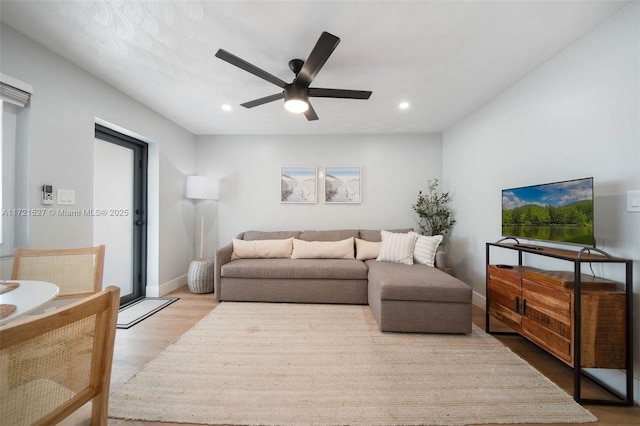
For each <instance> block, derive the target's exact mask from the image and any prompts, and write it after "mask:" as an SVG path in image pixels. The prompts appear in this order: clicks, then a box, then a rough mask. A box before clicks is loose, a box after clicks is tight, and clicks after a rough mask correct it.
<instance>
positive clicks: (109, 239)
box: [93, 139, 134, 297]
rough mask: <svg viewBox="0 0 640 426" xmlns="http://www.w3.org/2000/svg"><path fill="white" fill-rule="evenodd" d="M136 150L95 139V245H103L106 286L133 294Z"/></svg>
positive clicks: (123, 292) (121, 293)
mask: <svg viewBox="0 0 640 426" xmlns="http://www.w3.org/2000/svg"><path fill="white" fill-rule="evenodd" d="M133 170H134V152H133V150H131V149H129V148H126V147H123V146H120V145H116V144H113V143H110V142H106V141H103V140H100V139H95V149H94V200H93V205H94V217H93V242H94V244H95V245H99V244H104V245H105V246H106V248H105V261H104V275H103V280H102V282H103V285H104V286H108V285H116V286H118V287H120V296H121V297H123V296H126V295H130V294H132V293H133V291H134V288H133V285H134V283H133V215H134V209H133V188H134V183H133Z"/></svg>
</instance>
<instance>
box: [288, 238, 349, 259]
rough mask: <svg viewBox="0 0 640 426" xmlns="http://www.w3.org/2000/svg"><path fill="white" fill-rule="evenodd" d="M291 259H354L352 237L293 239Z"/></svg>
mask: <svg viewBox="0 0 640 426" xmlns="http://www.w3.org/2000/svg"><path fill="white" fill-rule="evenodd" d="M291 258H292V259H354V258H355V257H354V255H353V237H351V238H347V239H345V240H340V241H304V240H298V239H294V240H293V253H291Z"/></svg>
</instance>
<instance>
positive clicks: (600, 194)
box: [443, 3, 640, 398]
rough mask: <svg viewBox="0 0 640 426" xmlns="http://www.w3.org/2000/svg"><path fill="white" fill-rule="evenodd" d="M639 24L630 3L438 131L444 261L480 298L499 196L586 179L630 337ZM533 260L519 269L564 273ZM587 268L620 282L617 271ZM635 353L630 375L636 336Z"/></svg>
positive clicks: (637, 229) (637, 257)
mask: <svg viewBox="0 0 640 426" xmlns="http://www.w3.org/2000/svg"><path fill="white" fill-rule="evenodd" d="M639 22H640V11H639V5H638V3H634V4H631V5H630V6H628V7H626V8H625V9H623V10H622V11H621V12H620V13H618V14H617V15H616V16H614V17H613V18H611V19H610V20H609V21H607V22H606V23H604V24H603V25H601V26H600V27H599V28H597V29H596V30H595V31H593V32H591V33H589V34H587V35H586V36H584V37H583V38H582V39H580V40H578V41H577V42H576V43H574V44H573V45H572V46H570V47H569V48H567V49H566V50H565V51H563V52H561V53H560V54H558V55H557V56H556V57H554V58H552V59H551V60H549V61H548V62H547V63H545V64H543V65H541V66H540V67H539V68H538V69H537V70H535V71H534V72H532V73H531V74H529V75H528V76H526V77H525V78H524V79H522V80H521V81H520V82H518V83H517V84H515V85H514V86H512V87H511V88H510V89H508V90H507V91H505V92H503V93H502V94H500V95H499V96H497V97H496V98H495V99H493V100H492V101H491V102H489V103H488V104H486V105H485V106H484V107H482V108H480V109H479V110H477V111H476V112H474V113H473V114H471V115H470V116H468V117H467V118H465V119H464V120H462V121H460V122H459V123H457V124H456V125H455V126H453V127H452V128H450V129H448V130H447V131H445V132H444V133H443V180H444V181H443V183H444V188H445V189H448V190H451V191H452V194H453V200H454V203H453V204H454V206H453V207H454V211H455V214H456V217H457V219H458V223H457V224H456V227H455V228H454V231H453V234H452V241H451V253H450V261H451V263H453V266H454V270H455V274H456V276H458V277H459V278H461V279H462V280H464V281H465V282H467V283H469V284H471V285H472V286H473V289H474V291H475V292H476V293H477V294H478V295H482V296H484V294H485V269H484V267H485V256H484V254H485V242H487V241H496V240H498V239H499V238H500V234H501V229H500V220H501V219H500V218H501V213H500V209H501V201H500V197H501V189H503V188H510V187H516V186H521V185H530V184H538V183H545V182H552V181H558V180H565V179H572V178H581V177H587V176H593V177H594V185H595V188H594V192H595V197H596V198H595V212H594V214H595V222H596V226H595V233H596V240H597V246H598V247H599V248H601V249H604V250H606V251H608V252H609V253H611V254H613V255H616V256H620V257H625V258H630V259H633V260H634V272H633V273H634V280H633V284H634V292H635V293H634V309H635V320H634V324H635V335H636V336H638V331H639V330H640V213H628V212H626V191H629V190H637V189H640V103H639V99H640V96H639V95H640V84H639V79H640V66H639V64H640V62H639V57H640V25H639ZM512 256H513V255H512ZM495 259H496V260H499V258H495ZM538 259H539V257H538V258H534V257H531V258H530V259H527V262H528V263H529V264H533V265H534V266H541V267H547V268H550V267H552V268H556V269H560V268H562V269H569V268H570V267H571V264H570V263H566V262H565V263H559V262H558V263H549V262H546V263H544V262H543V263H540V262H538ZM492 260H494V257H493V252H492ZM510 260H511V261H513V260H514V259H513V258H511V259H510ZM505 261H506V260H505ZM594 270H595V272H596V274H597V275H602V274H604V275H605V276H607V277H609V278H614V279H618V280H622V278H623V277H622V272H623V267H618V268H617V269H615V268H614V267H611V268H607V269H606V270H603V268H602V267H601V266H596V265H594ZM477 299H481V298H477ZM634 351H635V367H634V369H635V372H636V378H638V377H640V339H635V348H634ZM636 387H637V386H636ZM635 394H636V396H637V395H638V391H636V393H635ZM636 398H637V397H636Z"/></svg>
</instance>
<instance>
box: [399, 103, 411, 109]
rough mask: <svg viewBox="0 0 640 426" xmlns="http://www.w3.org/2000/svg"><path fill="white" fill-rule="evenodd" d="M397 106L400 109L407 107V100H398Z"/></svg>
mask: <svg viewBox="0 0 640 426" xmlns="http://www.w3.org/2000/svg"><path fill="white" fill-rule="evenodd" d="M398 108H400V109H407V108H409V102H400V104H399V105H398Z"/></svg>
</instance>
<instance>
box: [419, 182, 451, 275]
mask: <svg viewBox="0 0 640 426" xmlns="http://www.w3.org/2000/svg"><path fill="white" fill-rule="evenodd" d="M427 182H428V186H429V190H428V193H424V192H422V191H419V192H418V200H417V201H416V203H415V204H413V205H412V207H413V210H414V211H415V212H416V213H417V214H418V217H419V219H418V228H419V229H418V232H419V233H420V234H422V235H442V237H443V240H442V243H441V244H440V248H439V249H438V251H437V253H436V265H437V266H438V268H440V269H443V270H445V271H446V272H449V273H452V272H451V270H450V268H448V267H447V255H446V253H445V251H444V241H445V240H444V238H445V237H446V235H447V234H448V233H449V231H450V230H451V228H452V227H453V225H454V224H455V223H456V220H455V218H454V217H453V213H452V211H451V207H450V206H449V203H450V202H451V195H450V194H449V193H448V192H443V193H438V179H433V180H431V179H429V180H428V181H427Z"/></svg>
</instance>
